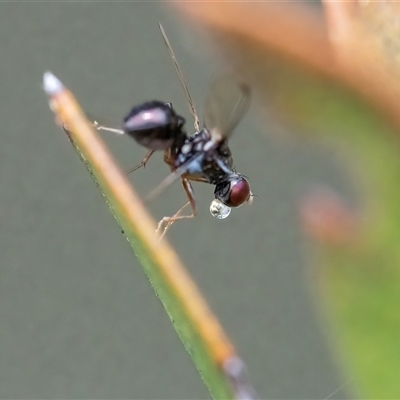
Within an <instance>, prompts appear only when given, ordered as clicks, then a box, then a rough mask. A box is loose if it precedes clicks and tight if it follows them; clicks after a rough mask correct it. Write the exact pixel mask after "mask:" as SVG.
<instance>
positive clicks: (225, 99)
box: [204, 75, 250, 142]
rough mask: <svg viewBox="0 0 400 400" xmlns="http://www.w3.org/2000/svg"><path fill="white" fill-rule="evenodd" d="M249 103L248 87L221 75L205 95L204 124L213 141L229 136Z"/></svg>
mask: <svg viewBox="0 0 400 400" xmlns="http://www.w3.org/2000/svg"><path fill="white" fill-rule="evenodd" d="M249 105H250V87H249V86H247V85H246V84H243V83H240V82H238V81H237V80H235V78H234V77H233V76H231V75H222V76H220V77H218V78H217V79H216V80H215V81H214V83H213V84H212V86H211V88H210V91H209V92H208V95H207V97H206V103H205V112H204V124H205V126H206V127H207V129H208V130H209V131H210V134H211V136H212V137H213V139H214V141H216V142H217V141H221V140H223V139H224V138H227V137H229V136H230V135H231V134H232V132H233V130H234V128H235V127H236V125H237V124H238V123H239V121H240V120H241V119H242V118H243V116H244V114H245V113H246V111H247V109H248V108H249Z"/></svg>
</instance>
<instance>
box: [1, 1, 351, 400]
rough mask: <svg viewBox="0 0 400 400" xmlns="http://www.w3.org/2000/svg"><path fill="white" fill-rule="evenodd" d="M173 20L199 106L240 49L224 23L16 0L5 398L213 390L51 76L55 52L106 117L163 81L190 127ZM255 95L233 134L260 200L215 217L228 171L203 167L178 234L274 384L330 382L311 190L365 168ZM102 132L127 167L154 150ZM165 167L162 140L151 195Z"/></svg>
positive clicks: (169, 196) (176, 194) (325, 390)
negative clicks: (133, 246)
mask: <svg viewBox="0 0 400 400" xmlns="http://www.w3.org/2000/svg"><path fill="white" fill-rule="evenodd" d="M194 6H195V5H194ZM159 21H160V22H162V23H163V25H164V27H165V29H166V31H167V34H168V35H169V38H170V41H171V42H172V44H173V47H174V49H175V52H176V54H177V57H178V59H179V62H180V64H181V66H182V69H183V71H184V73H185V76H186V79H187V82H188V85H189V87H190V89H191V92H192V96H193V98H194V100H195V102H196V105H197V107H198V109H199V110H200V111H201V110H202V107H203V104H202V102H203V99H204V97H205V95H206V90H207V85H208V83H209V82H210V81H211V80H212V78H213V77H214V76H215V75H216V74H217V73H218V72H221V71H223V70H224V68H226V67H224V64H223V60H221V59H219V58H218V51H217V49H215V48H213V47H212V46H210V44H211V40H210V37H209V36H207V35H206V34H205V32H201V31H199V30H196V29H195V28H193V27H191V25H190V22H188V21H187V22H185V21H184V20H182V19H181V18H180V17H179V16H178V15H176V14H175V13H174V10H173V9H172V8H169V7H168V6H167V5H163V4H160V3H134V2H132V3H127V2H121V3H117V2H113V3H111V2H110V3H108V2H104V3H91V2H84V3H83V2H82V3H78V2H77V3H75V2H73V3H66V2H63V3H61V2H60V3H57V2H51V3H49V2H37V3H18V2H12V3H2V4H0V38H1V40H0V60H1V63H0V121H1V134H0V143H1V146H0V185H1V195H0V213H1V231H0V232H1V239H0V397H1V398H73V399H77V398H112V399H120V398H144V399H155V398H161V399H173V398H179V399H184V398H185V399H200V398H209V395H208V393H207V391H206V389H205V387H204V386H203V383H202V382H201V380H200V378H199V376H198V374H197V372H196V370H195V368H194V366H193V365H192V363H191V361H190V359H189V356H188V355H187V354H186V352H185V350H184V349H183V346H182V345H181V343H180V341H179V339H178V338H177V336H176V334H175V332H174V330H173V328H172V326H171V324H170V322H169V320H168V318H167V316H166V314H165V312H164V310H163V308H162V306H161V304H160V303H159V302H158V300H157V299H156V297H155V296H154V293H153V291H152V289H151V287H150V285H149V284H148V282H147V280H146V277H145V276H144V274H143V272H142V271H141V268H140V266H139V264H138V263H137V261H136V259H135V257H134V256H133V254H132V253H131V250H130V247H129V246H128V244H127V242H126V240H125V239H124V237H123V235H122V234H121V232H120V229H119V227H118V226H117V225H116V223H115V222H114V220H113V218H112V216H111V214H110V213H109V211H108V209H107V206H106V205H105V203H104V201H103V199H102V198H101V196H100V195H99V193H98V191H97V189H96V187H95V185H94V184H93V182H92V180H91V178H90V177H89V175H88V174H87V172H86V170H85V168H84V166H83V165H82V163H81V162H80V160H79V159H78V157H77V155H76V154H75V152H74V151H73V150H72V148H71V146H70V144H69V142H68V140H67V138H66V136H65V135H64V134H63V132H62V131H61V130H60V129H59V128H58V127H56V126H55V124H54V118H53V115H52V114H51V112H50V111H49V109H48V105H47V100H46V97H45V95H44V93H43V92H42V89H41V79H42V74H43V72H44V71H45V70H52V71H53V72H54V73H55V74H56V75H57V76H58V77H59V78H61V79H62V80H63V82H64V83H65V84H66V85H68V87H69V88H70V89H71V90H72V91H73V92H74V94H75V95H76V96H77V98H78V99H79V101H80V102H81V104H82V105H83V107H84V108H85V109H86V110H87V111H88V112H90V113H91V114H92V115H95V116H99V117H101V118H103V120H104V121H106V122H109V123H111V124H116V125H118V123H119V122H120V120H121V118H122V117H123V116H124V115H125V113H126V112H127V111H128V110H129V109H130V107H131V106H133V105H135V104H138V103H141V102H143V101H145V100H151V99H160V100H164V101H171V102H172V103H173V104H174V106H175V109H176V110H178V111H179V112H180V113H182V114H183V115H184V116H185V117H186V118H187V120H188V123H187V126H188V127H190V128H191V127H192V120H191V118H190V114H189V112H188V108H187V104H186V101H185V97H184V95H183V92H182V89H181V87H180V85H179V82H178V80H177V78H176V75H175V72H174V70H173V67H172V64H171V61H170V59H169V56H168V53H167V51H166V49H165V46H164V44H163V41H162V37H161V35H160V32H159V29H158V22H159ZM254 103H256V102H253V107H252V108H251V110H250V112H249V113H248V115H247V116H246V117H245V119H244V120H243V122H242V123H241V124H240V125H239V127H238V128H237V132H236V134H235V135H234V136H233V138H232V140H231V149H232V151H233V154H234V158H235V163H236V166H237V169H238V171H240V172H242V173H243V174H245V175H247V176H248V177H250V179H251V184H252V189H253V191H254V192H255V194H257V196H258V197H257V198H256V200H255V202H254V204H253V205H252V206H243V207H242V208H240V209H238V210H233V212H232V214H231V216H230V217H229V218H228V219H226V220H224V221H219V220H216V219H213V218H212V217H211V215H210V214H209V211H208V207H209V203H210V201H211V200H212V198H213V187H211V186H209V185H204V184H195V191H196V198H197V201H198V210H199V215H198V217H197V218H196V219H193V220H190V221H183V222H181V223H177V224H175V225H174V226H173V228H172V229H171V230H170V231H169V233H168V239H169V240H170V242H171V243H172V244H173V245H174V246H175V248H176V250H177V252H178V254H179V255H180V257H181V258H182V260H183V262H184V263H185V264H186V266H187V268H188V269H189V270H190V272H191V274H192V275H193V277H194V279H195V281H196V282H197V283H198V285H199V287H200V288H201V290H202V291H203V293H204V294H205V296H206V298H207V299H208V301H209V303H210V305H211V307H212V309H213V310H214V311H215V312H216V314H217V316H218V317H219V318H220V320H221V323H222V324H223V326H224V327H225V329H226V331H227V333H228V335H230V337H231V339H232V340H233V342H234V343H235V344H236V346H237V349H238V352H239V354H240V355H241V356H242V357H243V358H244V360H245V361H246V363H247V365H248V367H249V371H250V376H251V380H252V382H253V384H254V386H255V388H256V390H257V391H258V393H259V395H260V397H261V398H279V399H289V398H290V399H294V398H304V399H306V398H307V399H311V398H313V399H316V398H326V397H328V396H330V395H331V394H332V392H334V391H335V390H336V389H337V388H338V387H339V386H341V385H342V384H343V383H344V382H346V379H345V378H343V377H342V376H341V375H340V374H339V373H338V372H337V370H336V368H335V364H334V360H335V350H334V349H332V348H330V347H329V345H328V342H327V340H326V339H325V337H324V336H323V333H324V326H323V323H322V322H320V321H319V319H318V315H317V312H316V311H317V308H316V307H315V304H314V299H313V296H312V290H311V284H310V282H308V277H309V275H308V263H309V262H310V261H311V260H312V254H308V252H309V248H308V247H306V246H305V245H304V244H305V240H304V239H303V237H302V234H301V229H300V224H299V222H298V216H297V215H298V207H297V206H298V200H299V197H300V196H301V195H303V194H304V193H305V192H306V191H307V190H308V189H309V188H310V187H312V186H313V185H315V184H321V183H322V184H324V185H327V186H330V187H333V188H334V189H335V190H337V191H339V192H340V193H346V192H348V191H349V183H348V182H346V180H345V179H344V177H345V176H346V172H345V171H344V170H342V169H341V168H340V164H341V162H342V161H341V159H340V157H339V156H338V155H337V154H335V152H334V151H333V150H332V149H330V148H329V147H328V146H325V145H323V144H319V145H317V144H316V143H314V142H313V143H311V142H310V141H305V140H304V138H300V137H299V136H296V135H293V136H292V135H291V133H290V132H288V131H287V130H285V128H284V127H283V126H279V124H278V123H277V122H276V121H273V120H270V121H268V120H267V119H264V118H263V115H261V114H260V113H259V110H260V109H262V108H261V105H260V104H254ZM103 136H104V139H105V140H106V141H107V143H108V144H109V146H110V148H111V150H112V152H113V153H114V154H115V156H116V158H117V159H118V160H119V161H120V163H121V165H122V166H123V167H125V168H129V167H131V166H133V165H135V164H136V163H138V162H139V161H140V160H141V158H142V157H143V155H144V154H145V153H146V150H145V149H144V148H141V147H139V146H138V145H137V144H136V143H135V142H134V141H132V140H131V139H129V138H125V137H114V136H113V135H112V134H104V135H103ZM167 174H168V167H167V166H166V165H164V164H163V161H162V154H161V153H160V154H158V155H156V156H154V157H153V159H152V160H151V162H150V163H149V164H148V166H147V167H146V169H145V170H141V171H138V172H136V173H135V174H132V175H131V177H130V179H131V180H132V182H133V183H134V184H135V187H136V188H137V190H138V191H139V193H140V194H141V195H142V196H145V195H146V194H147V193H148V192H149V191H150V190H151V189H152V188H154V187H155V186H156V185H157V183H159V182H160V181H161V180H162V179H163V178H164V177H165V176H166V175H167ZM184 202H185V196H184V193H183V190H182V189H181V187H180V185H179V183H175V184H174V185H173V186H171V187H170V188H169V189H168V190H167V191H166V192H165V193H163V194H162V195H161V196H160V197H159V198H158V199H157V200H156V201H154V203H152V205H151V209H152V212H154V216H155V218H156V219H160V218H161V217H162V216H164V215H171V214H173V213H174V212H175V211H176V210H177V209H178V208H179V207H180V206H181V205H182V204H183V203H184ZM307 249H308V250H307ZM345 389H346V388H345ZM345 389H343V390H339V391H338V392H337V393H335V394H334V395H333V396H332V397H331V398H343V397H344V396H345Z"/></svg>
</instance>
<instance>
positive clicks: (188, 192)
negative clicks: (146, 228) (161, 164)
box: [156, 178, 197, 239]
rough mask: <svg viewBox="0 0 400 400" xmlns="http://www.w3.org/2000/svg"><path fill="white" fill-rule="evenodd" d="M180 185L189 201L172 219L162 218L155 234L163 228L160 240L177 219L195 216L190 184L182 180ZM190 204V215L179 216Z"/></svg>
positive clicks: (194, 204)
mask: <svg viewBox="0 0 400 400" xmlns="http://www.w3.org/2000/svg"><path fill="white" fill-rule="evenodd" d="M182 185H183V188H184V189H185V192H186V195H187V197H188V199H189V201H188V202H187V203H186V204H185V205H184V206H183V207H181V208H180V209H179V210H178V211H177V212H176V213H175V214H174V215H173V216H172V217H164V218H163V219H162V220H161V221H160V222H159V223H158V226H157V230H156V233H160V231H161V229H162V228H163V227H164V231H163V233H162V234H161V236H160V239H161V238H162V237H163V236H164V235H165V233H166V232H167V231H168V229H169V228H170V227H171V225H172V224H173V223H174V222H175V221H178V220H179V219H186V218H193V217H195V216H196V214H197V209H196V200H195V199H194V191H193V187H192V185H191V183H190V182H189V180H188V179H186V178H182ZM188 204H190V206H191V207H192V214H190V215H181V212H182V211H183V209H184V208H185V207H186V206H187V205H188Z"/></svg>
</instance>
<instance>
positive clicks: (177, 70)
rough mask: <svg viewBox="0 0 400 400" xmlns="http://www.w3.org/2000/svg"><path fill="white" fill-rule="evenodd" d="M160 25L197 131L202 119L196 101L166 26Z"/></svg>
mask: <svg viewBox="0 0 400 400" xmlns="http://www.w3.org/2000/svg"><path fill="white" fill-rule="evenodd" d="M158 25H159V26H160V31H161V34H162V35H163V38H164V42H165V45H166V46H167V49H168V52H169V55H170V57H171V60H172V62H173V63H174V67H175V71H176V73H177V74H178V77H179V81H180V82H181V85H182V87H183V90H184V91H185V94H186V98H187V101H188V103H189V109H190V112H191V114H192V115H193V118H194V129H195V130H196V132H199V131H200V120H199V117H198V115H197V111H196V108H195V106H194V103H193V100H192V96H191V95H190V93H189V89H188V87H187V85H186V82H185V78H184V77H183V73H182V70H181V68H180V66H179V64H178V61H177V59H176V57H175V54H174V51H173V50H172V46H171V43H170V42H169V40H168V37H167V35H166V33H165V31H164V28H163V26H162V25H161V24H160V23H158Z"/></svg>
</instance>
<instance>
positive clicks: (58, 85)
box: [43, 71, 64, 96]
mask: <svg viewBox="0 0 400 400" xmlns="http://www.w3.org/2000/svg"><path fill="white" fill-rule="evenodd" d="M43 89H44V91H45V92H46V93H47V94H48V95H49V96H54V95H55V94H57V93H59V92H61V91H62V90H63V89H64V85H63V84H62V82H61V81H60V80H59V79H58V78H57V77H56V76H55V75H53V74H52V73H51V72H50V71H47V72H45V73H44V74H43Z"/></svg>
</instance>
